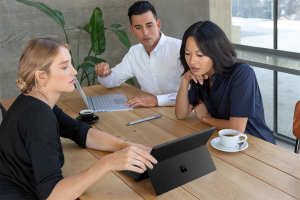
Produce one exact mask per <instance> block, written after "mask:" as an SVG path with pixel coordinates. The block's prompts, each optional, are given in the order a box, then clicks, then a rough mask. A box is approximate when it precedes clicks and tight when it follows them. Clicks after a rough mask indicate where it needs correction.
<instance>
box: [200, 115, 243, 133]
mask: <svg viewBox="0 0 300 200" xmlns="http://www.w3.org/2000/svg"><path fill="white" fill-rule="evenodd" d="M247 120H248V118H230V119H229V120H226V119H217V118H213V117H211V116H207V117H203V118H202V120H201V119H200V121H202V122H203V123H205V124H208V125H210V126H214V127H216V129H218V130H222V129H234V130H237V131H239V132H240V133H244V131H245V128H246V123H247Z"/></svg>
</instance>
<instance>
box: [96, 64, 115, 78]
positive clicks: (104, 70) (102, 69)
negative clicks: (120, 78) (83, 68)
mask: <svg viewBox="0 0 300 200" xmlns="http://www.w3.org/2000/svg"><path fill="white" fill-rule="evenodd" d="M94 71H95V72H96V73H97V74H98V75H99V76H100V77H101V78H105V77H107V76H109V75H110V74H111V69H110V67H109V65H108V63H106V62H102V63H99V64H97V65H95V67H94Z"/></svg>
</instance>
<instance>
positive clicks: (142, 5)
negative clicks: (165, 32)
mask: <svg viewBox="0 0 300 200" xmlns="http://www.w3.org/2000/svg"><path fill="white" fill-rule="evenodd" d="M148 11H151V12H152V14H153V17H154V18H155V20H157V15H156V11H155V8H154V6H152V4H151V3H149V2H148V1H137V2H135V3H134V4H133V5H132V6H130V8H129V9H128V17H129V21H130V24H131V25H132V19H131V18H132V15H141V14H144V13H146V12H148Z"/></svg>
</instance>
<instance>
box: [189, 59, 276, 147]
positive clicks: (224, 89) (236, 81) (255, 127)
mask: <svg viewBox="0 0 300 200" xmlns="http://www.w3.org/2000/svg"><path fill="white" fill-rule="evenodd" d="M211 81H212V87H211V90H210V92H208V91H207V86H206V85H207V84H208V81H207V80H206V81H204V83H203V85H200V90H201V91H202V94H203V102H204V103H205V105H206V107H207V110H208V112H209V114H210V116H211V117H214V118H217V119H226V120H228V119H229V118H230V117H248V121H247V125H246V130H245V133H248V134H250V135H253V136H255V137H258V138H261V139H263V140H266V141H268V142H270V143H273V144H276V143H275V138H274V136H273V133H272V131H271V130H270V128H269V127H268V126H267V124H266V122H265V117H264V108H263V103H262V98H261V94H260V90H259V86H258V82H257V79H256V76H255V73H254V71H253V69H252V68H251V67H250V66H248V65H246V64H240V65H238V66H236V67H235V69H234V71H233V72H232V74H231V75H228V76H222V75H220V74H214V75H212V76H211ZM198 84H199V83H198ZM195 92H196V91H192V89H190V90H189V93H188V96H189V102H190V104H191V105H193V106H196V105H194V104H193V102H194V100H195V98H196V97H195Z"/></svg>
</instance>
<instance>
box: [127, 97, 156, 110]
mask: <svg viewBox="0 0 300 200" xmlns="http://www.w3.org/2000/svg"><path fill="white" fill-rule="evenodd" d="M157 105H158V102H157V98H156V97H155V96H138V97H132V98H130V99H128V100H127V102H126V103H125V106H132V107H136V106H144V107H153V106H157Z"/></svg>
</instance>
